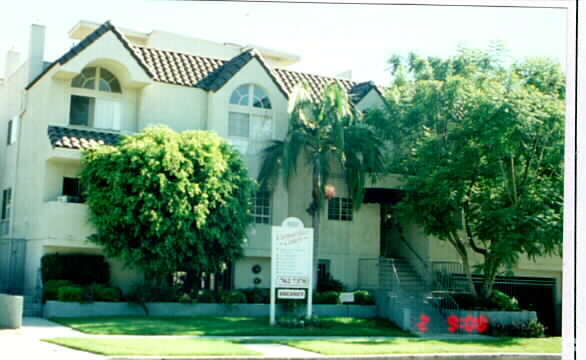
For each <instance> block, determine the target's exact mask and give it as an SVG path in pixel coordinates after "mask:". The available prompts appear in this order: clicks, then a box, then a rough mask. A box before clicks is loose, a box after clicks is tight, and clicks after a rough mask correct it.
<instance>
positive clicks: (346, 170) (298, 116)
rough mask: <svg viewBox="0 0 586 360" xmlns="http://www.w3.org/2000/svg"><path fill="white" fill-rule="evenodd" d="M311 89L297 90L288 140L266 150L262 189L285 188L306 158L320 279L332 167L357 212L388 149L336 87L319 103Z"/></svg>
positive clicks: (315, 259)
mask: <svg viewBox="0 0 586 360" xmlns="http://www.w3.org/2000/svg"><path fill="white" fill-rule="evenodd" d="M308 89H309V87H308V86H307V85H306V84H303V85H301V86H297V87H296V88H295V90H294V91H293V94H292V97H291V99H290V103H289V113H290V119H289V129H288V131H287V135H286V136H285V139H284V140H277V141H273V142H272V144H271V145H269V146H268V147H266V148H265V149H264V150H263V162H262V165H261V169H260V173H259V183H260V186H261V188H264V189H269V190H270V189H273V188H274V186H275V184H276V182H277V181H278V179H279V177H281V176H283V180H284V183H285V186H286V187H287V186H288V184H289V178H290V176H291V175H293V174H294V173H295V171H296V166H297V162H298V158H299V157H300V156H302V155H303V156H304V157H305V160H306V164H307V166H309V167H310V168H311V171H312V178H311V182H312V192H311V203H310V204H309V207H308V208H307V212H308V213H309V214H310V215H311V220H312V226H313V229H314V242H313V269H314V279H316V280H317V265H318V259H319V254H318V250H319V236H320V233H319V225H320V212H321V209H322V206H323V201H324V197H325V196H324V195H325V194H324V184H327V183H328V179H329V176H330V173H331V170H332V168H333V167H335V168H336V169H341V170H342V172H343V174H344V176H345V182H346V185H347V187H348V193H349V195H350V197H351V198H352V204H353V207H354V208H355V209H358V208H359V207H360V205H362V202H363V199H364V193H365V183H366V178H367V176H369V177H371V178H372V179H373V180H376V174H377V172H380V171H381V170H382V169H383V147H384V145H383V142H382V140H381V139H380V137H379V136H378V135H377V132H376V131H375V130H374V129H373V128H372V127H371V126H369V125H368V124H367V123H366V122H365V121H364V120H363V118H362V114H361V113H360V112H359V111H358V110H357V109H356V108H355V107H354V106H353V105H352V103H351V101H350V99H349V96H348V94H347V92H346V91H345V90H344V89H342V88H341V87H340V86H339V85H338V84H336V83H331V84H330V85H328V86H326V87H325V88H324V89H323V91H322V93H321V98H320V100H319V101H312V100H311V98H310V95H309V90H308ZM314 284H317V281H315V282H314ZM314 286H315V285H314Z"/></svg>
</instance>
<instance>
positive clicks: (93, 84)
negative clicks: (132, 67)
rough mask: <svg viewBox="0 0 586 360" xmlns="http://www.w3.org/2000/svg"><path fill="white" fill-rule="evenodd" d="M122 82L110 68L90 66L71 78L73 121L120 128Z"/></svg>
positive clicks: (87, 124) (70, 112)
mask: <svg viewBox="0 0 586 360" xmlns="http://www.w3.org/2000/svg"><path fill="white" fill-rule="evenodd" d="M121 92H122V90H121V87H120V82H119V81H118V79H117V78H116V76H114V74H112V73H111V72H110V71H108V70H106V69H104V68H101V67H87V68H85V69H83V70H82V72H81V73H80V74H79V75H77V76H76V77H74V78H73V80H72V81H71V97H70V104H69V124H70V125H76V126H87V127H93V128H97V129H108V130H120V103H121V99H120V94H121Z"/></svg>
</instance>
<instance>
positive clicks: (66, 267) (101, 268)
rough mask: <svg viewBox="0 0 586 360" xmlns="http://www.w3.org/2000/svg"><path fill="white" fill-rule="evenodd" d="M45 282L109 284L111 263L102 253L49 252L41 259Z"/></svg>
mask: <svg viewBox="0 0 586 360" xmlns="http://www.w3.org/2000/svg"><path fill="white" fill-rule="evenodd" d="M41 272H42V276H43V283H46V282H47V281H49V280H69V281H71V282H72V283H74V284H79V285H90V284H107V283H108V282H110V265H109V264H108V263H107V262H106V259H105V258H104V257H103V256H102V255H86V254H63V255H61V254H47V255H45V256H43V258H42V259H41Z"/></svg>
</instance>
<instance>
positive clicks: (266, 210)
mask: <svg viewBox="0 0 586 360" xmlns="http://www.w3.org/2000/svg"><path fill="white" fill-rule="evenodd" d="M252 201H253V202H252V217H254V222H255V223H256V224H270V223H271V194H270V193H269V192H268V191H259V192H257V193H256V195H255V196H254V198H253V200H252Z"/></svg>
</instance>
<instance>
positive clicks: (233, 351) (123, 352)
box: [43, 338, 259, 356]
mask: <svg viewBox="0 0 586 360" xmlns="http://www.w3.org/2000/svg"><path fill="white" fill-rule="evenodd" d="M43 341H46V342H49V343H52V344H57V345H61V346H65V347H68V348H72V349H76V350H82V351H86V352H90V353H94V354H99V355H106V356H116V355H119V356H138V355H143V356H220V355H259V353H257V352H255V351H252V350H248V349H246V348H244V347H243V346H241V345H237V344H234V343H231V342H228V341H219V340H199V339H192V338H166V339H157V341H151V340H149V339H144V338H124V339H121V338H117V339H116V338H114V339H108V338H54V339H43Z"/></svg>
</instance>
